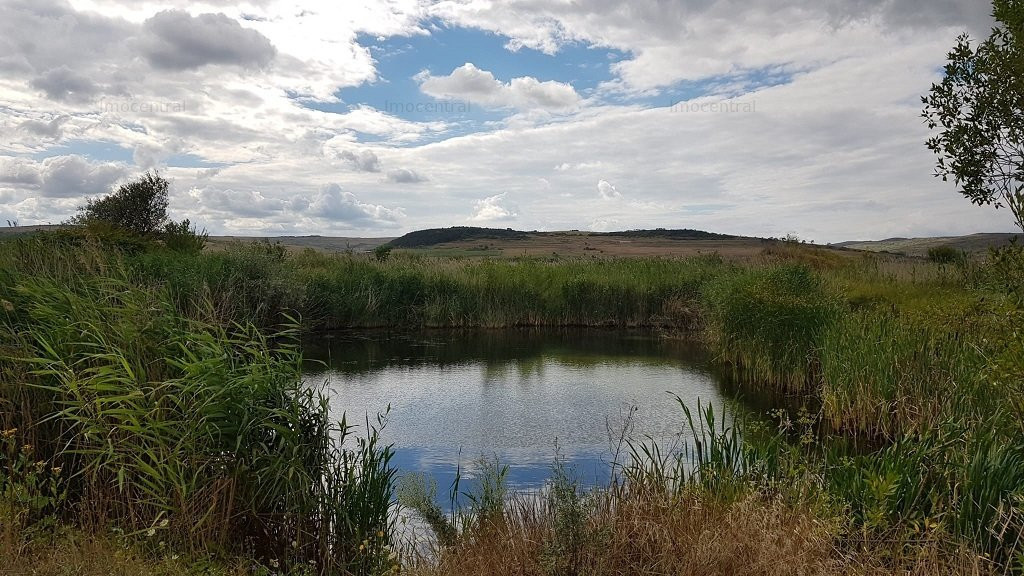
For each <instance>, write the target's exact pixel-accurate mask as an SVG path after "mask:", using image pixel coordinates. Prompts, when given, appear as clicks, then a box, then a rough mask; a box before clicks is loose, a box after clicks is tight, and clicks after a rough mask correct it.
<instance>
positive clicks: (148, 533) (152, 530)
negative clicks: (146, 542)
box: [146, 528, 156, 538]
mask: <svg viewBox="0 0 1024 576" xmlns="http://www.w3.org/2000/svg"><path fill="white" fill-rule="evenodd" d="M155 535H156V529H155V528H150V529H149V530H146V538H152V537H153V536H155Z"/></svg>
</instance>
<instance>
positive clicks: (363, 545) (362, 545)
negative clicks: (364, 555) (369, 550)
mask: <svg viewBox="0 0 1024 576" xmlns="http://www.w3.org/2000/svg"><path fill="white" fill-rule="evenodd" d="M363 550H366V544H360V545H359V551H360V552H362V551H363Z"/></svg>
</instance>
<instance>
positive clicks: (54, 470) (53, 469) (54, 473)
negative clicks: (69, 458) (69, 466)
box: [50, 466, 62, 476]
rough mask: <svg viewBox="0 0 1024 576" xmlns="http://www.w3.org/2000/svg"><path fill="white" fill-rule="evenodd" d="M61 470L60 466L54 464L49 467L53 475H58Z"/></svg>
mask: <svg viewBox="0 0 1024 576" xmlns="http://www.w3.org/2000/svg"><path fill="white" fill-rule="evenodd" d="M61 470H62V468H61V467H60V466H54V467H53V468H50V472H52V473H53V475H54V476H60V471H61Z"/></svg>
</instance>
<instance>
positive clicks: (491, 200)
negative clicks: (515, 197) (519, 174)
mask: <svg viewBox="0 0 1024 576" xmlns="http://www.w3.org/2000/svg"><path fill="white" fill-rule="evenodd" d="M505 194H506V193H505V192H502V193H501V194H495V195H494V196H488V197H487V198H484V199H483V200H477V201H476V203H475V205H474V207H473V215H472V216H470V217H469V221H470V222H481V223H483V222H503V221H508V220H515V219H516V218H517V217H518V216H519V214H518V213H517V212H516V209H515V208H514V207H509V206H506V205H505Z"/></svg>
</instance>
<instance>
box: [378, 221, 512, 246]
mask: <svg viewBox="0 0 1024 576" xmlns="http://www.w3.org/2000/svg"><path fill="white" fill-rule="evenodd" d="M527 236H528V234H527V233H526V232H519V231H518V230H513V229H511V228H476V227H473V226H453V227H451V228H429V229H427V230H417V231H415V232H409V233H408V234H406V235H405V236H400V237H398V238H395V239H394V240H392V241H391V242H389V244H390V245H391V246H394V247H395V248H425V247H427V246H435V245H437V244H444V243H446V242H461V241H465V240H471V241H472V240H521V239H524V238H526V237H527Z"/></svg>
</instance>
